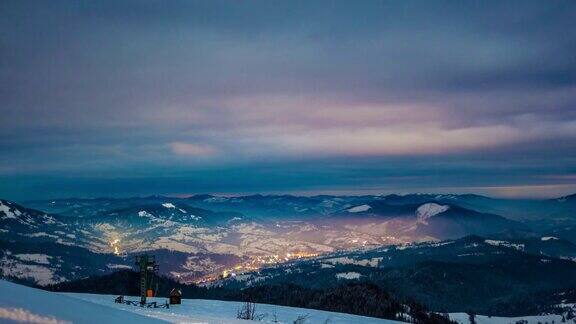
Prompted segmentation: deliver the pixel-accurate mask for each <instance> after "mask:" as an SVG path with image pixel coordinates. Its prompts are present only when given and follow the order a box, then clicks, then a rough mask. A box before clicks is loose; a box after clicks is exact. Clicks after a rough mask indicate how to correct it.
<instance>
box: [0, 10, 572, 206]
mask: <svg viewBox="0 0 576 324" xmlns="http://www.w3.org/2000/svg"><path fill="white" fill-rule="evenodd" d="M411 192H442V193H448V192H450V193H479V194H486V195H491V196H499V197H513V198H516V197H555V196H561V195H565V194H570V193H574V192H576V2H574V1H571V0H567V1H562V0H556V1H544V0H542V1H524V0H522V1H370V0H365V1H328V0H326V1H313V0H312V1H273V0H264V1H218V0H216V1H178V0H175V1H155V0H149V1H127V0H114V1H106V0H103V1H26V0H24V1H21V0H14V1H12V0H3V1H0V197H2V198H7V199H18V200H24V199H44V198H55V197H71V196H74V197H98V196H135V195H149V194H165V195H176V196H184V195H190V194H195V193H215V194H227V195H234V194H250V193H294V194H306V195H312V194H319V193H331V194H362V193H383V194H385V193H411Z"/></svg>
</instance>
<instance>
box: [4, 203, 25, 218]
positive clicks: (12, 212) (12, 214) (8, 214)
mask: <svg viewBox="0 0 576 324" xmlns="http://www.w3.org/2000/svg"><path fill="white" fill-rule="evenodd" d="M0 213H2V214H3V215H0V217H2V219H8V218H14V219H16V218H18V216H20V215H21V214H22V213H21V212H20V210H18V209H17V208H14V207H10V203H8V202H7V201H3V200H0Z"/></svg>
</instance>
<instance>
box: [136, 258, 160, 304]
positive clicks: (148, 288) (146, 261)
mask: <svg viewBox="0 0 576 324" xmlns="http://www.w3.org/2000/svg"><path fill="white" fill-rule="evenodd" d="M136 265H137V266H138V267H140V305H145V304H146V297H153V296H154V293H153V291H152V280H153V278H154V275H155V274H156V273H157V272H158V265H157V264H156V259H155V258H154V256H153V255H148V254H143V255H139V256H136Z"/></svg>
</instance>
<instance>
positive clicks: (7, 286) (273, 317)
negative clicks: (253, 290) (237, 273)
mask: <svg viewBox="0 0 576 324" xmlns="http://www.w3.org/2000/svg"><path fill="white" fill-rule="evenodd" d="M0 291H2V294H0V323H18V322H26V323H46V324H48V323H50V324H64V323H106V324H112V323H128V324H130V323H166V322H171V323H215V324H221V323H222V324H223V323H231V324H234V323H244V324H246V323H250V322H251V321H246V320H240V319H237V318H236V312H237V310H238V309H239V308H240V307H241V305H242V303H239V302H227V301H217V300H202V299H183V300H182V305H172V307H171V308H169V309H163V308H157V309H149V308H141V307H137V306H129V305H124V304H116V303H114V298H115V297H116V296H111V295H95V294H77V293H53V292H47V291H43V290H39V289H34V288H29V287H25V286H22V285H17V284H14V283H11V282H7V281H4V280H0ZM126 299H131V300H138V297H126ZM152 300H155V301H158V302H161V303H164V302H165V301H166V299H165V298H156V299H154V298H152ZM256 314H257V315H261V316H263V318H262V321H260V323H273V322H275V321H277V323H294V321H295V320H296V319H297V318H298V317H299V316H306V320H305V321H304V323H305V324H315V323H321V324H324V323H330V324H344V323H365V324H382V323H399V322H396V321H390V320H383V319H378V318H371V317H364V316H357V315H350V314H343V313H334V312H326V311H319V310H312V309H304V308H294V307H285V306H275V305H267V304H257V305H256Z"/></svg>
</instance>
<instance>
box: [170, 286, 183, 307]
mask: <svg viewBox="0 0 576 324" xmlns="http://www.w3.org/2000/svg"><path fill="white" fill-rule="evenodd" d="M176 304H182V291H181V290H180V289H177V288H174V289H172V291H170V305H176Z"/></svg>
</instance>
